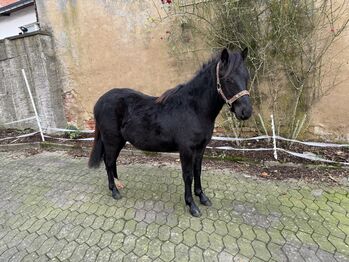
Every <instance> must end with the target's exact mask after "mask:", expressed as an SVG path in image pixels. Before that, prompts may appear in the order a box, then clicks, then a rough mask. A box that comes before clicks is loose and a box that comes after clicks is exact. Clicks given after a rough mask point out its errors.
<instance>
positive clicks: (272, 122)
mask: <svg viewBox="0 0 349 262" xmlns="http://www.w3.org/2000/svg"><path fill="white" fill-rule="evenodd" d="M270 117H271V128H272V130H273V145H274V158H275V160H277V159H278V154H277V148H276V136H275V125H274V116H273V115H270Z"/></svg>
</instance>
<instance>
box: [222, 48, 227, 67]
mask: <svg viewBox="0 0 349 262" xmlns="http://www.w3.org/2000/svg"><path fill="white" fill-rule="evenodd" d="M221 61H222V62H223V63H224V64H227V63H228V61H229V51H228V49H226V48H224V49H223V51H222V53H221Z"/></svg>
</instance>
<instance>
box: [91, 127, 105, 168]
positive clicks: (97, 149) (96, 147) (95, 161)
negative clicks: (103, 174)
mask: <svg viewBox="0 0 349 262" xmlns="http://www.w3.org/2000/svg"><path fill="white" fill-rule="evenodd" d="M103 153H104V149H103V142H102V139H101V133H100V132H99V129H98V127H97V124H96V125H95V139H94V142H93V147H92V151H91V154H90V159H89V160H88V167H89V168H98V167H99V164H100V163H101V161H102V158H103Z"/></svg>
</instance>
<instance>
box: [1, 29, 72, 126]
mask: <svg viewBox="0 0 349 262" xmlns="http://www.w3.org/2000/svg"><path fill="white" fill-rule="evenodd" d="M22 68H23V69H25V71H26V74H27V78H28V81H29V84H30V86H31V91H32V94H33V97H34V100H35V104H36V107H37V110H38V113H39V117H40V120H41V123H42V126H43V128H44V129H46V128H47V127H65V125H66V120H65V117H64V112H63V97H62V94H63V91H62V87H61V81H60V79H61V78H60V73H59V67H58V62H57V58H56V55H55V51H54V46H53V41H52V37H51V36H50V35H49V34H46V33H43V32H36V33H32V34H27V35H25V36H24V35H22V36H16V37H12V38H8V39H4V40H1V41H0V128H1V127H6V128H11V127H14V128H34V129H37V124H36V121H35V120H29V121H25V122H20V123H16V124H10V125H5V123H8V122H12V121H16V120H20V119H25V118H28V117H32V116H34V110H33V107H32V104H31V101H30V98H29V94H28V91H27V89H26V86H25V82H24V79H23V77H22V72H21V69H22Z"/></svg>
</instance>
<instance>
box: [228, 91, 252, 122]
mask: <svg viewBox="0 0 349 262" xmlns="http://www.w3.org/2000/svg"><path fill="white" fill-rule="evenodd" d="M231 111H232V112H233V113H234V114H235V116H236V118H237V119H239V120H247V119H249V118H250V117H251V115H252V106H251V103H250V98H249V97H248V96H244V97H241V98H240V99H239V100H237V101H235V103H234V104H233V106H232V107H231Z"/></svg>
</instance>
